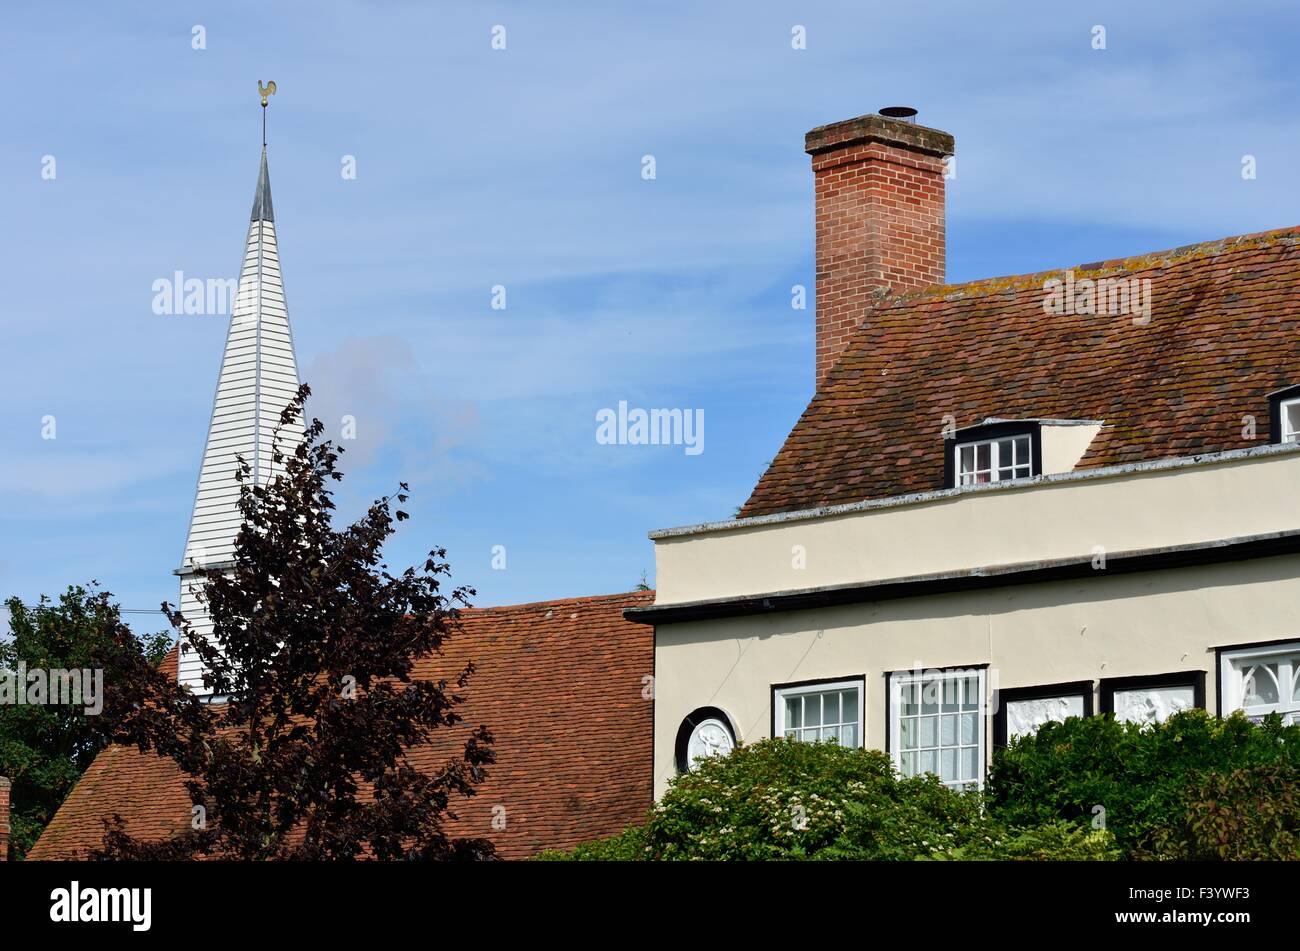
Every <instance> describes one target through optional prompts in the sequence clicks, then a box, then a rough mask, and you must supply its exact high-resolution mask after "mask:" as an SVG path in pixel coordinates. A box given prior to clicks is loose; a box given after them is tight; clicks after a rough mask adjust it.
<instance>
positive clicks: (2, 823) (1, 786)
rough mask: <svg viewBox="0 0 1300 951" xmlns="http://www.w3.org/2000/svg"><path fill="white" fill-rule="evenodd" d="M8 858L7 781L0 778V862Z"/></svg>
mask: <svg viewBox="0 0 1300 951" xmlns="http://www.w3.org/2000/svg"><path fill="white" fill-rule="evenodd" d="M8 858H9V780H7V779H5V778H4V777H3V776H0V862H4V861H7V860H8Z"/></svg>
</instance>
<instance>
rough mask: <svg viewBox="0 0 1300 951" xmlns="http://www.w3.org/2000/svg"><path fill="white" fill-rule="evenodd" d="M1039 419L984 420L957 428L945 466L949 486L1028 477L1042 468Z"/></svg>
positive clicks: (949, 444) (951, 438)
mask: <svg viewBox="0 0 1300 951" xmlns="http://www.w3.org/2000/svg"><path fill="white" fill-rule="evenodd" d="M1040 430H1041V426H1040V424H1039V421H1038V420H1011V421H1003V420H1000V421H997V422H985V423H981V424H980V425H978V426H971V427H968V428H967V429H962V430H958V431H957V433H956V435H955V436H954V437H950V440H949V443H948V451H947V459H946V464H945V466H944V468H945V470H946V472H945V475H946V476H947V479H946V483H947V485H948V487H949V488H957V487H961V486H968V485H984V484H985V483H988V482H1006V481H1009V480H1011V479H1029V478H1032V477H1033V476H1036V475H1038V474H1039V473H1041V472H1042V468H1043V467H1042V461H1041V460H1042V455H1041V449H1040V447H1039V436H1040Z"/></svg>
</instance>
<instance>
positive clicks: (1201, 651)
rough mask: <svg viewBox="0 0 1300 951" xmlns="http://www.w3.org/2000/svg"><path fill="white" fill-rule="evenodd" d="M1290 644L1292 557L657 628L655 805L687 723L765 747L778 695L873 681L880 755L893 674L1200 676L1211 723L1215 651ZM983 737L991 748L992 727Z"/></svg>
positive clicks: (1032, 679)
mask: <svg viewBox="0 0 1300 951" xmlns="http://www.w3.org/2000/svg"><path fill="white" fill-rule="evenodd" d="M1236 501H1237V503H1238V504H1240V501H1241V500H1236ZM1188 514H1189V515H1194V514H1195V513H1188ZM1132 515H1133V517H1134V518H1135V519H1136V520H1145V516H1143V514H1142V513H1139V512H1134V513H1132ZM1273 524H1276V523H1273ZM1290 637H1295V638H1297V639H1300V556H1291V555H1287V556H1277V557H1272V558H1261V559H1256V560H1252V561H1243V562H1236V563H1231V564H1224V565H1211V566H1206V567H1198V568H1182V569H1178V570H1165V571H1155V572H1147V573H1139V574H1130V575H1118V576H1110V577H1107V576H1105V573H1104V572H1099V573H1098V574H1097V575H1096V576H1095V577H1089V578H1087V579H1084V580H1080V581H1068V582H1051V583H1042V584H1031V585H1020V586H1014V587H1006V588H993V589H986V590H983V591H979V592H966V593H958V594H945V595H936V596H931V597H917V598H906V599H899V600H892V601H883V602H875V603H864V604H858V605H850V606H845V607H837V608H826V609H818V610H808V611H799V612H786V613H780V614H766V615H756V616H749V617H736V618H725V619H720V620H711V621H697V622H689V623H679V624H667V625H660V626H659V627H658V628H657V630H656V647H655V795H656V797H658V796H659V795H661V794H662V793H663V791H664V789H665V786H666V783H667V781H668V779H669V777H671V776H672V775H674V772H675V765H674V745H675V741H676V735H677V730H678V727H679V725H680V724H681V722H682V720H683V718H684V717H686V716H687V715H688V714H690V713H691V711H693V710H695V709H697V708H699V707H704V706H712V707H718V708H721V709H723V710H725V711H726V712H727V713H728V714H729V715H730V717H731V719H732V721H733V722H734V723H735V725H736V728H737V730H738V731H739V734H740V738H741V739H742V740H744V741H747V742H752V741H754V740H757V739H761V738H763V737H766V736H768V735H769V730H770V722H771V703H770V698H771V687H772V685H773V684H783V683H792V682H797V681H804V680H816V679H822V678H847V677H850V676H858V675H863V676H865V678H866V698H865V704H864V712H865V723H864V727H865V730H864V739H865V741H866V744H867V745H868V746H871V747H875V748H880V749H883V748H884V746H885V731H886V722H885V708H886V680H885V675H886V673H887V672H889V671H895V670H908V669H913V668H917V667H919V668H922V669H925V668H931V667H953V666H964V665H975V664H988V665H989V673H988V687H989V692H990V694H991V693H992V692H993V691H994V690H995V689H997V688H998V687H1003V688H1012V687H1026V686H1035V685H1041V684H1050V683H1059V682H1065V681H1076V680H1087V679H1092V680H1098V679H1100V678H1103V677H1123V676H1134V675H1140V674H1160V673H1169V672H1173V671H1183V670H1204V671H1206V672H1207V678H1206V705H1207V707H1208V708H1209V709H1210V710H1212V711H1213V710H1215V709H1216V703H1217V696H1216V687H1215V670H1214V648H1215V647H1223V646H1232V645H1236V644H1243V643H1249V642H1256V641H1270V640H1278V639H1283V638H1290ZM986 726H987V729H986V738H988V739H987V743H986V745H991V719H990V723H989V724H987V725H986Z"/></svg>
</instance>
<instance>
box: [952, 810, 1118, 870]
mask: <svg viewBox="0 0 1300 951" xmlns="http://www.w3.org/2000/svg"><path fill="white" fill-rule="evenodd" d="M1122 857H1123V853H1121V852H1120V850H1119V848H1118V847H1117V846H1116V845H1115V836H1113V835H1112V834H1111V833H1110V832H1109V831H1108V830H1106V829H1089V828H1085V827H1083V826H1080V825H1078V824H1077V823H1072V822H1065V821H1064V820H1058V821H1056V822H1049V823H1046V824H1045V825H1041V826H1033V827H1030V828H1028V829H1019V830H1015V831H1007V832H1004V833H1003V834H1002V835H1001V837H1000V838H998V839H995V840H994V841H993V842H991V843H990V842H987V841H977V842H974V843H972V844H971V845H969V846H966V847H964V848H960V849H955V850H953V851H952V852H951V853H949V854H948V855H935V856H931V858H938V859H962V860H964V861H1010V862H1049V861H1050V862H1111V861H1115V860H1116V859H1120V858H1122Z"/></svg>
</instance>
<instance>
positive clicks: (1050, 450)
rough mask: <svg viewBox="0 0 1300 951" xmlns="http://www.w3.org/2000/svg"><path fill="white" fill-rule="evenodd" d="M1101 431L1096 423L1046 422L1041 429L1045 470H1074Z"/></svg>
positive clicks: (1047, 471)
mask: <svg viewBox="0 0 1300 951" xmlns="http://www.w3.org/2000/svg"><path fill="white" fill-rule="evenodd" d="M1099 432H1101V426H1100V424H1096V423H1053V422H1044V423H1043V427H1042V429H1041V431H1040V433H1041V436H1042V445H1043V472H1044V473H1045V474H1047V475H1055V474H1056V473H1058V472H1073V471H1074V467H1075V466H1077V465H1078V464H1079V460H1080V459H1082V458H1083V454H1084V453H1085V452H1087V451H1088V447H1089V446H1091V445H1092V441H1093V440H1094V439H1096V438H1097V434H1098V433H1099Z"/></svg>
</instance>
